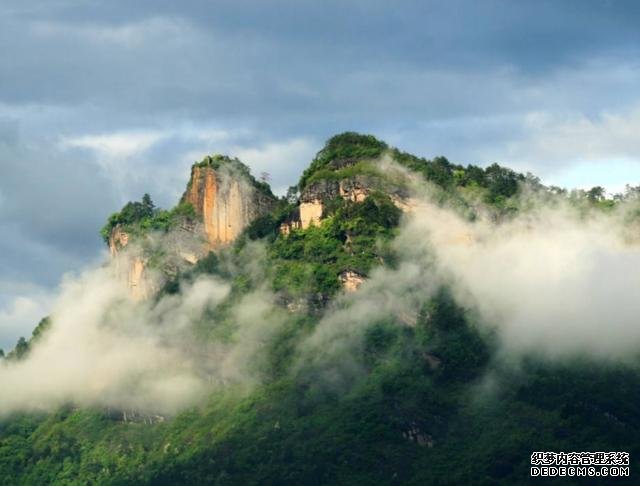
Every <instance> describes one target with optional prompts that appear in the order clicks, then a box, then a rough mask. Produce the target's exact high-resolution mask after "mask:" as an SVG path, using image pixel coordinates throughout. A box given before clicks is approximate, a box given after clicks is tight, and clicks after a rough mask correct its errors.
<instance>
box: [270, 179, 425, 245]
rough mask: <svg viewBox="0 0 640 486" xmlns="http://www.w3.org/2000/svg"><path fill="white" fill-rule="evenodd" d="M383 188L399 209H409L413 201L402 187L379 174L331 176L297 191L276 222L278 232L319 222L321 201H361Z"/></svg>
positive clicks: (321, 210) (323, 204)
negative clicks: (292, 207) (289, 207)
mask: <svg viewBox="0 0 640 486" xmlns="http://www.w3.org/2000/svg"><path fill="white" fill-rule="evenodd" d="M376 189H380V190H384V192H386V193H387V194H389V197H390V198H391V201H393V203H394V204H395V205H396V206H397V207H398V208H399V209H401V210H402V211H405V212H407V211H413V210H414V209H415V204H414V202H413V201H412V200H411V198H410V197H409V195H408V194H407V193H406V191H404V190H403V189H402V188H399V187H393V186H390V185H389V184H385V183H384V182H383V181H382V180H381V178H379V177H375V176H370V175H356V176H353V177H349V178H345V179H340V180H334V179H321V180H319V181H315V182H313V183H311V184H309V185H308V186H307V187H305V188H304V190H303V191H302V194H301V195H300V204H299V206H298V208H296V211H294V212H293V213H292V214H291V215H290V216H289V218H288V219H287V220H285V221H284V222H283V223H282V225H281V226H280V233H282V234H289V233H291V231H293V230H296V229H306V228H308V227H309V226H311V225H315V224H318V223H320V221H321V220H322V219H323V217H324V210H325V203H326V201H329V200H331V199H336V198H339V197H340V198H342V199H344V200H347V201H352V202H362V201H364V200H365V199H366V198H367V196H368V195H369V194H371V192H372V191H374V190H376Z"/></svg>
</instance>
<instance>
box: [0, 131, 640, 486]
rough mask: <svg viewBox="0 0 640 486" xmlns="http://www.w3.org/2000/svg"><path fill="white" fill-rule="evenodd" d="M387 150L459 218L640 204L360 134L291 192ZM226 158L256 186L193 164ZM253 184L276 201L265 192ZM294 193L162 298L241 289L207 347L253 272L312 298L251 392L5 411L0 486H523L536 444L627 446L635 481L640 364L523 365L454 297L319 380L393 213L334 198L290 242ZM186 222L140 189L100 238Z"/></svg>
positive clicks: (334, 146)
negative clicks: (324, 334) (224, 170)
mask: <svg viewBox="0 0 640 486" xmlns="http://www.w3.org/2000/svg"><path fill="white" fill-rule="evenodd" d="M384 153H388V154H390V156H391V157H392V158H394V159H395V160H396V161H397V162H398V163H399V164H401V165H402V166H404V167H406V168H407V169H409V170H411V171H414V172H415V173H418V174H421V175H422V176H423V177H424V178H425V179H426V180H428V181H430V182H432V183H433V184H435V185H436V186H437V187H438V188H439V189H440V190H442V194H443V195H444V196H443V197H450V198H451V199H455V200H456V201H460V204H461V205H466V206H465V207H466V208H468V207H471V206H472V205H473V204H476V203H477V202H478V201H479V202H480V203H481V204H485V205H486V207H487V208H489V209H490V210H492V211H495V212H496V213H497V214H509V213H511V212H513V211H522V210H524V209H525V208H526V200H525V199H524V198H522V199H521V198H520V197H521V196H522V193H523V188H524V187H527V188H528V190H531V191H533V192H534V193H535V194H537V195H538V196H540V197H545V198H547V199H549V200H551V199H557V200H562V201H568V202H570V203H571V204H573V205H575V206H576V207H579V208H587V210H597V211H601V210H602V211H609V210H611V208H612V207H615V205H616V204H618V203H619V202H620V201H621V200H624V199H632V198H638V194H640V189H638V188H628V190H627V193H626V194H625V195H620V196H616V197H614V198H607V197H606V194H605V193H604V191H602V190H601V188H594V189H592V190H590V191H574V192H572V193H567V192H566V191H563V190H561V189H559V188H553V187H552V188H546V187H544V186H542V185H541V184H540V183H539V181H538V180H537V179H535V178H534V177H533V176H530V175H522V174H518V173H516V172H514V171H512V170H510V169H507V168H504V167H501V166H499V165H497V164H493V165H490V166H488V167H487V168H481V167H477V166H474V165H468V166H466V167H463V166H460V165H456V164H452V163H451V162H449V161H448V160H447V159H446V158H444V157H436V158H434V159H432V160H427V159H424V158H418V157H415V156H413V155H410V154H406V153H403V152H400V151H398V150H397V149H394V148H390V147H388V146H387V145H386V144H385V143H384V142H381V141H379V140H377V139H375V138H374V137H372V136H370V135H359V134H356V133H352V132H347V133H344V134H341V135H338V136H336V137H333V138H331V139H330V140H329V141H328V142H327V144H326V146H325V148H324V149H323V150H321V151H320V152H319V153H318V154H317V156H316V158H315V159H314V160H313V162H312V163H311V166H310V167H309V168H308V169H307V170H306V171H305V172H304V174H303V176H302V178H301V180H300V183H299V186H298V188H299V189H300V190H304V189H305V188H307V187H309V185H310V184H312V183H313V182H316V181H319V180H323V179H329V180H340V179H344V178H351V177H354V176H355V175H367V176H371V177H379V178H384V177H385V174H383V173H381V172H380V171H379V169H378V168H377V167H376V165H375V159H376V158H378V157H380V156H381V155H382V154H384ZM345 161H348V162H346V163H345ZM222 164H232V165H233V166H234V167H237V168H239V170H241V171H243V173H245V172H244V171H245V169H246V173H245V174H248V168H246V166H244V165H243V164H241V163H240V162H239V161H237V159H230V158H228V157H223V156H212V157H207V158H205V159H204V160H203V161H202V162H199V163H197V164H196V166H197V167H213V168H219V167H221V166H222ZM238 164H240V165H238ZM251 180H253V181H254V184H256V187H262V185H263V184H264V185H265V191H266V190H267V188H268V186H267V185H266V184H265V183H264V182H258V181H255V179H251ZM294 192H295V191H291V193H292V194H293V193H294ZM269 194H270V190H269ZM294 199H295V198H294V197H292V196H291V194H290V197H289V198H288V200H286V199H283V200H281V201H280V202H279V204H278V205H277V206H276V207H275V209H274V210H273V211H272V212H271V213H269V214H266V215H264V216H262V217H260V218H258V219H256V220H255V221H254V222H253V223H252V224H251V225H250V226H249V227H248V228H247V229H246V231H245V233H244V234H243V235H242V237H241V238H239V240H238V241H237V242H236V244H235V245H234V246H233V247H231V248H226V249H224V250H222V251H219V252H217V253H209V255H208V256H206V257H205V258H202V259H201V260H200V261H199V262H198V263H197V265H195V266H193V267H192V268H191V269H189V270H187V271H184V272H183V273H178V274H176V275H172V276H171V278H170V279H168V281H167V283H166V284H165V286H164V288H163V289H162V290H161V291H160V293H159V294H160V295H166V294H176V293H178V292H180V288H181V284H184V283H188V282H192V281H194V280H195V279H196V278H197V277H198V276H201V275H215V276H216V277H217V278H219V279H222V280H225V281H226V282H228V283H229V284H230V285H231V288H232V291H231V295H230V296H229V297H228V300H227V301H225V302H224V303H223V304H222V305H221V306H220V307H219V308H217V309H216V311H215V312H216V315H215V318H216V321H215V322H216V323H218V324H217V327H214V326H212V325H211V322H203V323H200V324H199V328H198V329H197V330H196V331H197V332H198V333H199V336H201V337H202V339H203V340H205V339H209V340H216V339H219V340H225V339H228V338H229V336H230V335H231V334H232V333H231V331H232V330H233V325H234V323H233V319H232V315H231V310H232V308H233V305H235V304H236V303H237V302H238V301H240V300H241V299H242V297H243V296H245V295H247V293H248V292H250V291H251V290H255V289H256V288H257V287H258V285H259V284H260V283H262V282H258V281H257V279H258V278H263V279H264V281H266V283H267V284H268V285H270V286H271V288H272V290H274V291H275V292H276V293H277V295H278V296H279V297H282V304H283V305H282V308H284V307H286V305H287V304H289V303H296V302H299V301H304V302H305V303H306V304H307V305H306V306H301V307H300V309H301V310H298V309H297V308H295V306H293V307H294V309H293V310H292V311H291V312H286V311H284V310H283V309H280V308H279V309H277V311H276V312H281V314H278V317H279V319H281V321H280V322H281V326H280V327H279V328H278V329H277V332H274V335H273V336H271V337H270V338H269V340H268V341H265V342H262V343H261V347H260V351H259V356H258V355H256V357H255V363H256V366H257V367H259V368H260V378H261V381H260V383H259V384H258V385H256V386H255V388H253V389H252V390H250V392H247V391H246V390H244V389H239V388H236V387H234V386H229V387H226V388H224V389H218V390H216V391H215V392H212V394H211V396H210V397H209V398H208V399H207V400H206V401H205V402H204V403H203V404H201V405H200V406H198V407H194V408H193V409H189V410H185V411H183V412H181V413H180V414H178V415H177V416H175V417H168V418H167V420H165V421H163V422H156V423H154V424H152V425H150V424H144V423H142V422H129V423H125V422H123V421H122V420H120V417H121V416H120V415H119V414H118V413H117V411H113V410H105V409H100V408H95V409H92V408H76V407H75V406H73V404H70V405H69V406H66V407H62V408H61V409H60V410H57V411H56V412H55V413H50V414H26V413H25V414H16V415H14V416H11V417H6V418H4V419H3V420H1V421H0V483H1V484H12V485H13V484H16V485H18V484H69V485H71V484H78V485H80V484H114V485H115V484H141V485H144V484H150V485H151V484H154V485H157V484H167V485H168V484H239V485H247V484H350V485H351V484H405V483H406V484H521V483H525V482H526V481H527V479H528V478H529V458H530V455H531V453H532V452H533V451H539V450H540V451H544V450H551V451H573V450H578V451H609V450H619V451H628V452H630V454H631V458H632V465H631V470H632V471H631V474H634V471H635V467H636V466H635V464H636V463H637V459H636V458H637V457H639V455H640V441H639V440H638V437H640V369H639V368H638V363H636V362H633V363H629V364H625V365H624V366H623V365H613V364H600V365H597V366H596V365H595V364H593V362H590V361H587V360H586V359H585V360H584V361H582V360H574V361H566V362H563V363H560V364H549V363H547V362H543V361H541V360H540V359H539V358H536V357H535V356H526V357H525V358H524V359H523V360H522V362H520V363H518V365H519V366H518V367H515V368H514V366H512V363H508V362H506V359H505V358H504V356H502V355H500V354H499V353H498V352H497V351H496V350H497V337H496V336H495V335H493V334H492V333H491V332H488V331H481V329H484V328H481V327H480V326H479V323H478V322H477V321H476V317H475V316H474V314H473V313H472V312H471V311H470V310H468V309H464V308H462V307H461V306H460V305H459V304H458V303H457V302H456V301H455V299H454V297H453V296H452V293H451V291H450V290H449V289H448V288H446V287H442V288H440V289H439V290H438V291H437V292H436V293H435V295H434V296H432V297H429V298H427V297H426V296H425V297H424V299H423V300H424V301H423V302H422V301H421V302H420V304H421V306H419V307H420V312H419V314H418V316H417V318H416V319H415V323H412V325H410V326H408V325H398V323H397V322H395V321H394V320H393V319H392V318H390V317H388V316H384V315H381V316H379V318H377V319H376V320H375V321H374V322H371V323H368V325H366V326H364V328H363V329H362V330H361V331H358V332H361V334H362V336H361V337H362V339H361V340H359V341H358V344H357V345H353V346H352V347H350V348H349V349H348V353H347V354H348V356H342V358H344V359H345V360H348V361H349V363H348V365H349V366H346V365H344V363H341V362H340V361H339V360H338V361H336V362H332V363H328V364H325V365H326V366H327V367H328V368H327V369H323V370H322V371H323V373H324V374H323V373H319V371H318V369H317V368H314V366H313V364H309V363H303V364H302V365H301V364H300V361H299V359H300V356H299V354H298V351H297V350H298V349H299V345H300V344H301V343H302V342H303V340H304V339H305V338H306V337H308V336H309V335H310V333H311V332H312V331H313V330H314V329H315V327H316V326H317V325H318V322H319V320H320V319H322V317H323V315H326V312H327V310H328V309H330V306H331V305H332V303H334V300H333V299H334V297H335V296H336V295H337V294H338V292H339V290H340V289H341V283H340V280H339V277H340V274H341V273H342V272H344V271H347V270H349V271H354V272H357V273H358V274H360V275H363V276H366V275H369V274H370V273H371V272H372V270H373V269H374V268H376V267H377V266H381V265H388V266H393V265H394V264H395V262H396V261H397V258H398V255H395V254H394V252H393V250H392V244H391V243H392V241H393V238H394V237H395V236H396V235H397V233H398V226H399V224H400V220H401V212H400V210H399V209H398V208H397V207H396V206H395V205H394V204H393V202H392V199H391V198H390V196H389V194H386V193H384V192H382V191H380V190H372V191H370V192H369V194H368V196H367V197H366V199H365V200H364V201H362V202H352V201H347V200H344V199H342V198H336V199H330V200H325V201H323V203H324V213H325V214H324V215H323V216H324V218H323V220H322V221H321V222H320V224H318V225H312V226H310V227H309V228H306V229H304V230H302V229H294V230H293V231H292V232H291V233H290V234H289V235H283V234H280V232H279V228H280V225H281V224H282V223H283V222H284V221H286V220H287V218H290V217H291V215H292V214H293V213H294V212H295V206H296V205H295V204H294V201H293V200H294ZM194 217H195V215H194V212H193V207H191V206H190V205H188V204H181V205H179V206H177V207H176V208H174V209H172V210H170V211H163V210H159V209H157V208H155V206H154V204H153V202H152V201H151V198H150V197H148V195H145V196H144V197H143V199H142V201H140V202H130V203H128V204H127V205H125V207H124V208H123V209H122V210H121V211H120V212H119V213H116V214H114V215H112V216H111V217H110V218H109V221H108V223H107V225H105V227H104V228H103V229H102V232H101V233H102V236H103V237H104V238H105V240H108V237H109V235H110V234H111V231H112V230H113V228H114V227H115V226H116V225H121V226H122V228H123V229H124V230H126V231H127V232H129V233H130V234H132V235H133V236H134V237H139V236H144V235H145V234H146V233H147V232H149V231H152V230H153V231H167V230H168V229H170V228H171V227H172V226H173V225H175V224H178V223H179V222H180V221H183V220H185V219H187V220H188V219H193V218H194ZM635 217H636V218H637V217H638V216H637V215H636V216H635ZM258 240H259V241H261V242H262V243H263V244H264V248H265V250H264V251H265V257H264V260H260V268H259V269H258V270H256V269H255V268H254V269H253V270H254V272H258V271H261V272H263V273H264V275H261V276H260V277H256V276H255V275H254V274H253V273H251V272H249V271H245V270H244V269H245V268H246V267H247V265H243V262H244V263H246V261H253V260H257V259H255V258H254V255H253V254H252V253H251V252H252V251H253V249H254V248H255V246H259V245H256V244H255V241H258ZM159 258H161V257H159ZM256 266H258V265H256ZM425 278H428V276H426V275H425ZM211 321H212V322H213V317H212V319H211ZM50 325H51V323H50V321H49V319H43V321H41V323H40V324H39V325H38V327H37V328H36V329H35V330H34V332H33V336H32V338H31V339H30V340H29V341H26V340H25V339H24V338H22V339H21V341H20V342H19V343H18V345H17V346H16V348H15V349H14V350H13V351H12V352H10V353H8V355H7V358H6V359H7V360H10V359H19V358H20V357H24V356H26V355H27V353H28V352H29V348H30V346H32V345H33V344H34V343H36V342H37V340H38V339H41V336H42V334H43V332H46V329H47V328H48V327H49V326H50ZM353 333H354V334H355V333H356V331H355V330H354V331H353ZM343 365H344V368H346V369H348V370H349V371H350V372H351V373H350V374H346V375H345V376H344V377H343V379H342V381H338V380H334V381H331V380H323V377H325V375H326V376H330V377H332V378H333V377H335V376H338V375H340V372H341V371H342V370H341V369H340V367H341V366H343ZM0 366H1V365H0ZM577 479H580V478H577ZM569 482H570V481H569ZM578 483H579V481H576V482H575V484H578Z"/></svg>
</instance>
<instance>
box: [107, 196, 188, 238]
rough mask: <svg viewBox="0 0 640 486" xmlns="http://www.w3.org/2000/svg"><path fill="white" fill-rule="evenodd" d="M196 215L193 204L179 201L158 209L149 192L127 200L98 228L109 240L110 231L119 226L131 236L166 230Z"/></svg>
mask: <svg viewBox="0 0 640 486" xmlns="http://www.w3.org/2000/svg"><path fill="white" fill-rule="evenodd" d="M195 217H196V214H195V211H194V209H193V206H192V205H191V204H189V203H180V204H178V205H177V206H176V207H175V208H173V209H172V210H170V211H166V210H163V209H158V208H156V207H155V205H154V204H153V202H152V201H151V197H150V196H149V194H145V195H144V196H142V201H141V202H138V201H135V202H128V203H127V204H125V205H124V207H123V208H122V209H121V210H120V212H118V213H114V214H112V215H111V216H109V219H108V221H107V223H106V224H105V225H104V226H103V227H102V229H101V230H100V236H102V239H103V240H104V241H105V242H108V241H109V238H110V236H111V232H112V231H113V229H114V228H115V227H116V226H120V227H121V228H122V230H123V231H126V232H127V233H129V234H130V235H132V236H139V235H142V234H145V233H147V232H149V231H165V232H166V231H168V230H169V229H171V228H173V227H174V226H176V225H177V224H179V223H180V222H181V221H184V220H185V219H187V220H188V219H191V220H193V219H194V218H195Z"/></svg>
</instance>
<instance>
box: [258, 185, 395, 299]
mask: <svg viewBox="0 0 640 486" xmlns="http://www.w3.org/2000/svg"><path fill="white" fill-rule="evenodd" d="M399 222H400V210H399V209H398V208H397V207H396V206H395V205H394V204H393V203H392V202H391V200H390V199H389V196H387V195H385V194H382V193H373V194H371V195H369V196H368V197H367V198H366V199H365V200H364V201H363V202H361V203H354V202H351V201H345V200H344V199H342V198H339V199H336V200H333V201H328V202H327V214H326V218H325V219H324V220H323V221H322V222H321V223H320V225H318V226H313V225H312V226H310V227H309V228H307V229H305V230H296V231H293V232H292V234H291V235H288V236H280V237H279V238H277V239H275V241H274V242H273V243H272V245H271V246H270V249H269V259H270V260H269V261H270V268H271V269H272V271H273V286H274V289H275V290H277V291H281V292H285V294H287V295H289V296H292V297H304V296H309V297H312V298H314V299H316V300H317V301H319V302H327V301H328V300H329V298H330V297H331V296H332V295H334V294H335V293H336V292H337V291H338V290H339V289H340V281H339V278H338V277H339V275H340V273H341V272H343V271H346V270H351V271H355V272H358V273H359V274H362V275H367V274H368V273H369V271H370V270H371V268H372V267H373V266H374V265H376V264H379V262H380V261H381V260H383V258H384V256H385V254H386V253H388V250H386V249H385V245H386V243H388V242H389V241H390V240H391V238H392V237H393V236H394V235H395V228H396V227H397V225H398V224H399Z"/></svg>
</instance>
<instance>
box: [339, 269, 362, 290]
mask: <svg viewBox="0 0 640 486" xmlns="http://www.w3.org/2000/svg"><path fill="white" fill-rule="evenodd" d="M338 278H339V279H340V282H342V287H343V288H344V289H345V290H346V291H347V292H355V291H356V290H358V288H359V287H360V285H362V284H363V283H364V281H365V280H366V279H365V276H364V275H361V274H359V273H358V272H354V271H353V270H344V271H342V272H340V275H338Z"/></svg>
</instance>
